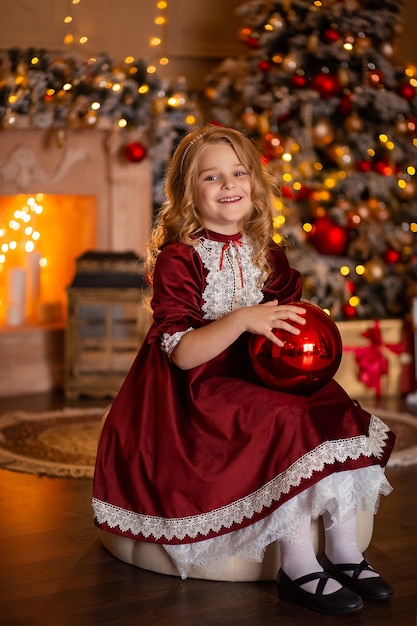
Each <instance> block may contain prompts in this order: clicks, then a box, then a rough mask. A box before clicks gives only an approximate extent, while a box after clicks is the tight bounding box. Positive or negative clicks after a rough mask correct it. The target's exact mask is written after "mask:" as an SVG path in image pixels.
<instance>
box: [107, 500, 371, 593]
mask: <svg viewBox="0 0 417 626" xmlns="http://www.w3.org/2000/svg"><path fill="white" fill-rule="evenodd" d="M357 519H358V522H357V540H358V546H359V549H360V551H361V552H365V550H366V548H367V547H368V546H369V544H370V541H371V538H372V531H373V524H374V516H373V514H372V513H370V512H366V511H359V512H358V518H357ZM98 532H99V537H100V540H101V542H102V544H103V546H104V547H105V548H106V549H107V550H108V551H109V552H110V553H111V554H112V555H113V556H115V557H116V558H118V559H120V560H121V561H124V562H126V563H129V564H130V565H135V566H136V567H141V568H142V569H146V570H149V571H151V572H156V573H158V574H167V575H169V576H179V573H178V570H177V568H176V566H175V565H174V563H173V561H172V559H171V558H170V557H169V555H168V554H167V553H166V552H165V550H164V548H163V547H162V546H161V545H159V544H156V543H148V542H145V541H136V540H135V539H130V538H129V537H122V536H120V535H115V534H113V533H109V532H107V531H103V530H99V531H98ZM311 535H312V540H313V545H314V548H315V551H316V554H319V553H320V551H321V550H322V546H323V544H324V541H323V538H324V533H323V524H322V520H321V519H318V520H314V521H313V522H312V525H311ZM280 563H281V559H280V552H279V544H278V542H277V541H275V542H274V543H272V544H270V545H269V546H268V547H267V549H266V550H265V555H264V559H263V561H262V563H252V562H249V561H246V560H245V559H242V558H241V557H238V556H235V557H230V558H228V559H227V560H226V561H225V564H224V567H223V569H222V570H221V571H220V572H217V571H216V572H215V571H214V570H213V572H212V573H211V572H210V571H208V572H205V573H202V572H201V571H200V570H198V569H195V570H194V571H191V572H190V573H189V578H200V579H205V580H217V581H229V582H248V581H256V580H275V578H276V576H277V574H278V570H279V568H280Z"/></svg>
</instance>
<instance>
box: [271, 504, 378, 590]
mask: <svg viewBox="0 0 417 626" xmlns="http://www.w3.org/2000/svg"><path fill="white" fill-rule="evenodd" d="M323 522H324V531H325V552H326V556H327V558H328V559H329V560H330V561H331V562H332V563H334V564H336V565H337V564H338V563H360V562H361V561H362V560H363V555H362V554H361V552H360V550H359V548H358V545H357V542H356V510H355V509H351V510H350V511H348V512H347V513H346V515H345V516H344V518H343V519H342V521H341V523H340V524H338V525H337V526H336V525H334V524H332V522H331V518H330V515H329V514H327V513H326V514H324V516H323ZM280 550H281V565H282V569H283V570H284V572H285V573H286V574H287V576H289V578H291V579H292V580H295V579H296V578H299V577H300V576H304V575H306V574H311V573H313V572H322V571H323V568H322V566H321V565H320V564H319V562H318V560H317V557H316V555H315V552H314V548H313V544H312V542H311V518H310V516H306V517H304V518H303V519H302V520H301V522H300V527H299V533H298V536H297V537H296V538H291V539H288V540H287V539H282V540H281V541H280ZM345 573H346V574H349V572H345ZM368 576H377V574H376V573H375V572H370V571H369V570H365V571H364V572H362V573H361V575H360V577H361V578H362V577H368ZM317 584H318V580H313V581H311V582H309V583H306V584H305V585H303V589H305V590H306V591H309V592H310V593H314V592H315V590H316V587H317ZM340 587H341V585H340V584H339V583H338V582H337V581H336V580H334V579H333V578H332V579H330V580H329V581H328V582H327V584H326V586H325V588H324V591H323V593H324V594H328V593H333V592H334V591H337V590H338V589H340Z"/></svg>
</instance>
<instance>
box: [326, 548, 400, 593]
mask: <svg viewBox="0 0 417 626" xmlns="http://www.w3.org/2000/svg"><path fill="white" fill-rule="evenodd" d="M320 565H322V567H324V569H325V570H326V572H328V573H329V574H330V575H331V576H332V578H335V579H336V580H337V581H339V583H340V584H341V585H343V586H344V587H347V588H348V589H351V590H352V591H354V592H355V593H357V594H358V595H359V596H361V598H363V599H364V600H386V599H388V598H391V597H392V596H393V593H394V592H393V589H392V587H391V585H390V584H389V583H387V581H386V580H384V579H383V578H381V576H379V575H378V576H372V577H370V578H359V576H360V575H361V572H363V571H365V570H369V571H371V572H374V571H375V570H374V569H373V568H372V567H371V566H370V565H369V564H368V563H367V562H366V561H365V559H364V560H363V561H362V562H361V563H338V564H337V565H335V564H334V563H332V562H331V561H329V559H328V558H327V556H326V555H325V554H323V556H322V558H321V559H320ZM345 572H351V575H349V574H345ZM375 573H376V572H375Z"/></svg>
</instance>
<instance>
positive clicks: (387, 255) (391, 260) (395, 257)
mask: <svg viewBox="0 0 417 626" xmlns="http://www.w3.org/2000/svg"><path fill="white" fill-rule="evenodd" d="M382 258H383V259H384V261H385V263H388V265H395V264H396V263H398V262H399V260H400V258H401V254H400V253H399V252H398V250H394V248H387V249H386V250H385V252H384V254H383V255H382Z"/></svg>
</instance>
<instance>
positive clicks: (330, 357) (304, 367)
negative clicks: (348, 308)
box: [249, 302, 342, 396]
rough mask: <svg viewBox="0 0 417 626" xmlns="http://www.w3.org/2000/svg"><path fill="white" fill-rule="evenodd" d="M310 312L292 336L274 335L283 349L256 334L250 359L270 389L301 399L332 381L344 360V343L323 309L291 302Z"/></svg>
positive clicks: (286, 332)
mask: <svg viewBox="0 0 417 626" xmlns="http://www.w3.org/2000/svg"><path fill="white" fill-rule="evenodd" d="M291 305H294V306H299V307H301V308H304V309H305V310H306V314H305V316H304V317H305V320H306V323H305V324H304V325H301V324H300V325H298V324H294V325H295V326H298V327H299V328H300V330H301V332H300V334H299V335H292V334H291V333H289V332H288V331H285V330H282V329H274V330H273V333H274V334H275V335H276V336H277V337H279V339H281V341H283V342H284V346H283V347H282V348H281V347H279V346H277V345H275V344H274V343H272V341H270V340H269V339H267V338H266V337H263V336H261V335H252V336H251V338H250V340H249V356H250V359H251V363H252V366H253V369H254V372H255V374H256V375H257V377H258V378H259V380H260V381H261V382H263V383H264V384H265V385H266V386H267V387H271V388H272V389H277V390H278V391H285V392H287V393H292V394H295V395H299V396H304V395H310V394H311V393H313V392H314V391H316V390H317V389H320V388H321V387H323V386H324V385H325V384H326V383H328V382H329V380H331V379H332V378H333V376H334V375H335V373H336V372H337V370H338V368H339V365H340V361H341V358H342V340H341V337H340V333H339V329H338V328H337V326H336V324H335V323H334V321H333V320H332V319H331V318H330V317H329V316H328V315H327V313H325V312H324V311H323V310H322V309H321V308H320V307H318V306H316V305H314V304H310V303H304V302H303V303H300V302H291Z"/></svg>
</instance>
